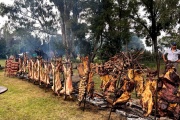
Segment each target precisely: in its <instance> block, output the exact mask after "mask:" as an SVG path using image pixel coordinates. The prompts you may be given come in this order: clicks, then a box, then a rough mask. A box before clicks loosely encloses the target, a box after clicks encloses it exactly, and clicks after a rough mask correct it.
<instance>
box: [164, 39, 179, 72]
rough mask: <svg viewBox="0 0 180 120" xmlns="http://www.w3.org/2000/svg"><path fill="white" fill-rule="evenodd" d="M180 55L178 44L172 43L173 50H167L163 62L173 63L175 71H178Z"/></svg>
mask: <svg viewBox="0 0 180 120" xmlns="http://www.w3.org/2000/svg"><path fill="white" fill-rule="evenodd" d="M166 54H167V58H166ZM179 55H180V50H179V49H177V44H176V42H172V43H171V48H170V49H167V50H165V52H164V54H163V60H164V62H165V63H172V64H173V65H174V67H175V69H176V70H177V68H178V63H180V59H179Z"/></svg>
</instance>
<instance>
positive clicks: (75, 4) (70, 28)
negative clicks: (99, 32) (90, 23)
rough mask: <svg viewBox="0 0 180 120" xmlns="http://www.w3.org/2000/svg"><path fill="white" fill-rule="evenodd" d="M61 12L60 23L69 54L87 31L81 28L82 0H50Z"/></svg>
mask: <svg viewBox="0 0 180 120" xmlns="http://www.w3.org/2000/svg"><path fill="white" fill-rule="evenodd" d="M50 2H52V3H54V6H55V7H56V8H57V9H58V11H59V14H60V21H59V22H60V25H61V32H62V38H63V43H64V45H65V48H66V52H67V55H70V54H71V53H72V52H73V51H74V41H75V40H77V39H78V38H81V37H83V38H84V37H85V32H84V31H82V30H80V29H81V28H82V27H83V25H82V24H81V23H80V22H78V21H79V14H80V11H81V9H80V8H81V7H80V6H79V5H80V0H50Z"/></svg>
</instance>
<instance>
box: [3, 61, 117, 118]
mask: <svg viewBox="0 0 180 120" xmlns="http://www.w3.org/2000/svg"><path fill="white" fill-rule="evenodd" d="M0 63H3V61H2V60H0ZM0 86H5V87H7V88H8V91H6V92H5V93H3V94H0V120H106V119H107V118H108V115H109V110H98V109H97V108H96V107H95V109H94V108H93V107H92V106H90V105H88V104H86V106H85V111H83V110H82V107H83V106H81V107H79V106H78V105H77V104H78V101H77V100H76V99H74V101H73V100H72V99H69V98H68V99H67V100H64V99H63V96H55V95H54V94H53V92H52V91H51V90H48V91H45V89H43V88H40V87H39V86H38V85H34V84H33V83H31V82H28V81H26V80H22V79H17V78H11V77H5V76H4V71H0ZM117 117H118V116H117V115H116V114H115V113H113V114H112V118H114V119H115V118H116V119H118V118H117Z"/></svg>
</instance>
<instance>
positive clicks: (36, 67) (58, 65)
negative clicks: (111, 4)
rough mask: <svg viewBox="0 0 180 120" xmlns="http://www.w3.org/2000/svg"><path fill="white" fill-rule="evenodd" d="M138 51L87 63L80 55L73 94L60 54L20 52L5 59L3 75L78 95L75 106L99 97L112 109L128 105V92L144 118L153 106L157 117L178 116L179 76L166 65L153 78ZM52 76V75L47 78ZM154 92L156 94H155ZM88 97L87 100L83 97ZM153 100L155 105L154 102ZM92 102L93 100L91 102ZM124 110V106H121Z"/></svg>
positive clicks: (67, 64) (68, 64)
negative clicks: (48, 57) (23, 77)
mask: <svg viewBox="0 0 180 120" xmlns="http://www.w3.org/2000/svg"><path fill="white" fill-rule="evenodd" d="M141 54H143V53H142V52H138V54H137V53H136V56H135V57H134V58H133V57H132V56H134V55H132V53H124V52H120V53H118V54H116V55H115V56H114V57H112V58H110V59H109V60H108V61H107V62H104V63H101V64H97V63H91V62H90V58H89V56H85V57H81V62H80V63H78V65H77V71H78V77H79V85H78V87H77V88H78V92H77V93H75V92H73V91H75V86H73V78H72V76H73V63H72V62H71V61H70V59H64V60H63V58H62V57H59V58H54V59H52V60H51V61H46V60H44V59H42V57H40V56H39V57H37V58H28V57H27V56H26V55H24V57H23V58H20V59H19V60H18V61H15V59H14V58H13V57H10V58H9V59H8V60H7V61H6V67H5V75H6V76H8V77H10V76H16V75H18V76H21V75H27V79H28V80H31V81H33V82H34V83H35V84H36V83H37V84H39V85H40V86H41V85H45V86H46V88H47V87H48V86H50V87H51V89H52V90H53V92H54V93H55V94H56V95H58V96H60V95H67V96H69V97H70V98H73V97H72V95H73V94H78V95H77V99H78V101H79V105H81V103H82V102H85V101H88V99H89V102H90V100H95V98H96V99H97V98H102V99H104V101H106V104H108V105H109V106H111V107H112V108H116V109H118V108H119V107H120V108H121V107H123V106H124V105H125V106H132V94H135V95H136V98H137V99H139V101H140V102H139V103H138V105H140V106H141V110H142V112H143V115H144V117H148V116H150V115H152V114H154V112H153V110H154V109H157V111H158V112H157V115H159V116H171V115H172V116H173V117H174V119H175V120H178V119H179V117H180V114H179V113H180V91H179V85H180V78H179V75H178V74H177V72H176V70H175V69H174V67H173V66H172V65H167V67H166V70H165V73H164V75H163V76H161V77H159V78H158V77H157V71H152V70H150V69H149V68H147V67H144V66H143V65H141V64H139V63H138V58H139V56H140V55H141ZM95 75H96V76H97V75H98V76H99V78H100V80H101V84H100V86H99V88H101V91H99V93H98V92H97V91H96V90H95V83H96V81H94V80H93V77H94V76H95ZM51 76H52V77H51ZM156 94H157V96H156ZM87 98H88V99H87ZM156 100H157V104H156V103H155V102H156ZM95 104H96V103H95ZM124 109H125V108H124Z"/></svg>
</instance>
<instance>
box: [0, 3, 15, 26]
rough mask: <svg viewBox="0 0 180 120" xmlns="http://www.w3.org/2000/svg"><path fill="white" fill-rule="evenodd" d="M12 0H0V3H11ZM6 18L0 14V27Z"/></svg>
mask: <svg viewBox="0 0 180 120" xmlns="http://www.w3.org/2000/svg"><path fill="white" fill-rule="evenodd" d="M13 2H14V0H0V3H5V4H7V5H12V4H13ZM7 20H8V18H7V17H2V16H0V28H1V27H2V26H3V25H4V24H5V22H6V21H7Z"/></svg>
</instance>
